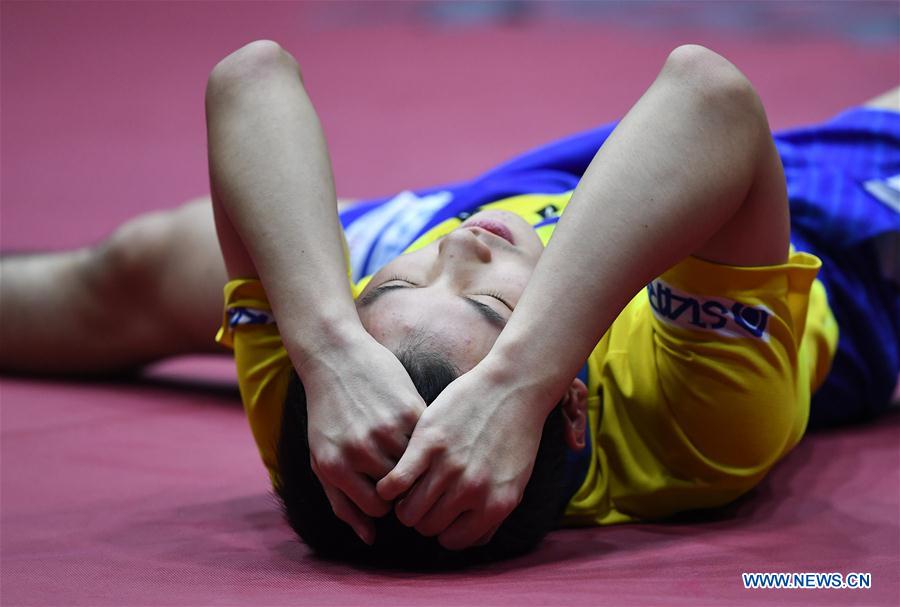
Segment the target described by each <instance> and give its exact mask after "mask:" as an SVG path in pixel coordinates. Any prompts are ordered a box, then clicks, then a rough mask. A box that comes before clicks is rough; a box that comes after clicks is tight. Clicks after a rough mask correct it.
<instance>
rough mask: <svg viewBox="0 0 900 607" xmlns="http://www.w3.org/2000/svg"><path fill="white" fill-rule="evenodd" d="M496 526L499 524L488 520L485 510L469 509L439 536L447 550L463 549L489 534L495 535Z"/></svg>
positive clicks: (441, 543) (439, 540) (440, 541)
mask: <svg viewBox="0 0 900 607" xmlns="http://www.w3.org/2000/svg"><path fill="white" fill-rule="evenodd" d="M495 527H499V525H496V524H494V523H493V522H492V521H490V520H488V518H487V517H486V513H485V511H476V510H469V511H467V512H463V513H462V514H461V515H460V516H459V517H458V518H457V519H456V520H455V521H453V523H452V524H451V525H450V526H449V527H447V529H446V530H445V531H444V532H443V533H441V534H440V535H439V536H438V542H439V543H440V545H441V546H443V547H444V548H446V549H447V550H462V549H463V548H468V547H469V546H472V545H474V544H476V543H479V542H480V541H483V540H484V538H485V537H486V536H487V535H488V534H490V535H493V531H492V530H494V531H496V529H495ZM488 539H490V538H488Z"/></svg>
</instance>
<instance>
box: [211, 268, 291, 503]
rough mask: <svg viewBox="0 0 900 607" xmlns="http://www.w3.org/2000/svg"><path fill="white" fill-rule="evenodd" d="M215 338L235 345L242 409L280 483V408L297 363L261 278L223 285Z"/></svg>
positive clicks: (267, 463)
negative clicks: (223, 305) (223, 289)
mask: <svg viewBox="0 0 900 607" xmlns="http://www.w3.org/2000/svg"><path fill="white" fill-rule="evenodd" d="M216 341H217V342H218V343H220V344H222V345H223V346H226V347H228V348H231V349H232V350H234V361H235V366H236V368H237V377H238V388H239V389H240V393H241V401H242V402H243V404H244V412H245V413H246V415H247V420H248V421H249V422H250V430H251V432H252V433H253V439H254V440H255V441H256V446H257V448H258V449H259V454H260V457H262V461H263V464H265V466H266V469H267V470H268V472H269V477H270V479H271V481H272V483H273V485H276V486H277V484H278V438H279V436H280V434H281V413H282V410H283V407H284V398H285V396H286V394H287V387H288V383H289V382H290V379H291V372H292V368H293V367H292V366H291V361H290V359H289V358H288V355H287V351H286V350H285V349H284V344H283V343H282V341H281V335H279V333H278V326H277V325H276V324H275V318H274V316H273V315H272V308H271V306H270V305H269V300H268V298H267V297H266V293H265V291H264V290H263V286H262V283H261V282H260V281H259V280H256V279H238V280H231V281H229V282H228V284H226V285H225V309H224V313H223V317H222V325H221V327H220V328H219V332H218V334H217V335H216Z"/></svg>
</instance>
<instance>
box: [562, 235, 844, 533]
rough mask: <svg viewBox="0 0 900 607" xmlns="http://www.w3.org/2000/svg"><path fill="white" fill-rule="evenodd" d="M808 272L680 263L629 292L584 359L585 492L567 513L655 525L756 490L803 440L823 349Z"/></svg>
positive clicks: (828, 348) (822, 325)
mask: <svg viewBox="0 0 900 607" xmlns="http://www.w3.org/2000/svg"><path fill="white" fill-rule="evenodd" d="M820 265H821V262H820V261H819V260H818V258H816V257H814V256H812V255H808V254H805V253H793V252H792V254H791V255H790V258H789V259H788V261H787V262H786V263H784V264H780V265H776V266H765V267H735V266H726V265H720V264H714V263H710V262H706V261H703V260H700V259H696V258H688V259H686V260H684V261H682V262H681V263H679V264H678V265H676V266H675V267H673V268H672V269H670V270H669V271H667V272H666V273H664V274H663V275H662V276H660V277H659V278H658V279H656V280H654V281H653V282H652V283H651V284H650V285H648V287H647V289H646V290H645V291H644V292H642V293H640V294H638V295H637V296H636V297H635V298H634V299H633V300H632V302H631V303H630V304H629V305H628V306H627V307H626V309H625V310H624V311H623V313H622V314H621V315H620V316H619V318H618V319H617V320H616V321H615V322H614V323H613V326H612V327H611V329H610V331H609V332H608V334H607V336H606V337H605V338H604V339H605V340H606V343H605V344H602V346H603V351H602V355H601V356H600V358H602V360H600V361H599V362H598V360H594V365H595V368H596V369H597V373H598V374H599V377H600V381H599V385H598V388H597V394H598V396H599V398H598V401H599V402H598V404H597V405H596V408H597V411H596V414H597V418H598V419H597V422H596V423H595V426H594V432H593V438H594V439H595V443H596V444H597V445H598V447H599V448H598V449H597V454H596V456H597V457H596V459H597V462H596V465H595V469H593V471H592V474H594V476H595V477H596V478H595V481H596V482H595V483H594V486H593V487H591V486H589V485H587V486H584V487H582V490H581V491H580V492H579V494H576V497H575V499H573V502H572V505H571V507H570V511H569V512H570V514H573V515H576V516H575V518H576V519H578V515H579V514H580V515H581V517H580V518H581V520H582V522H584V518H585V516H587V517H588V518H590V519H591V522H623V521H628V520H637V519H646V518H660V517H665V516H668V515H671V514H673V513H675V512H678V511H682V510H689V509H697V508H707V507H714V506H719V505H722V504H725V503H727V502H729V501H732V500H733V499H735V498H736V497H738V496H739V495H741V494H743V493H745V492H746V491H747V490H749V489H750V488H752V487H753V486H755V485H756V484H757V483H758V482H759V481H760V480H761V479H762V478H763V476H764V475H765V474H766V472H767V471H768V470H769V469H770V468H771V467H772V466H773V465H774V463H775V462H776V461H778V460H779V459H780V458H781V457H783V456H784V455H785V454H786V453H787V452H788V451H789V450H790V449H791V448H792V447H793V446H794V445H795V444H796V443H797V442H798V441H799V439H800V437H801V436H802V434H803V432H804V430H805V427H806V422H807V419H808V415H809V399H810V394H811V391H812V389H813V388H814V387H815V386H816V384H817V382H820V381H821V379H822V378H823V377H824V374H825V373H826V372H827V369H828V365H829V364H830V360H831V356H832V355H833V352H834V348H835V347H836V342H837V326H836V324H835V323H834V319H833V316H831V315H830V311H829V310H828V306H827V301H826V300H825V293H824V289H822V287H821V284H820V283H818V281H816V274H817V272H818V269H819V267H820ZM808 319H812V320H811V322H813V323H814V324H815V327H808V326H807V322H808ZM592 358H593V357H592ZM601 487H602V490H601Z"/></svg>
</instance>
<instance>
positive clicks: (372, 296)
mask: <svg viewBox="0 0 900 607" xmlns="http://www.w3.org/2000/svg"><path fill="white" fill-rule="evenodd" d="M415 288H416V287H409V286H406V285H382V286H380V287H377V288H375V289H372V290H371V291H369V292H368V293H366V294H365V295H363V296H362V297H360V298H359V305H360V306H361V307H363V308H365V307H367V306H371V305H372V304H373V303H375V302H376V301H378V298H380V297H381V296H382V295H384V294H385V293H387V292H389V291H396V290H397V289H415ZM460 298H462V300H463V301H465V302H466V303H467V304H469V306H471V307H472V309H473V310H475V311H476V312H478V313H479V314H480V315H481V316H482V318H484V319H485V320H486V321H488V322H489V323H491V324H492V325H494V326H495V327H497V328H498V329H500V330H503V327H505V326H506V319H505V318H503V315H502V314H500V313H499V312H497V310H495V309H494V308H492V307H490V306H489V305H487V304H486V303H482V302H480V301H477V300H475V299H469V298H468V297H466V296H465V295H460Z"/></svg>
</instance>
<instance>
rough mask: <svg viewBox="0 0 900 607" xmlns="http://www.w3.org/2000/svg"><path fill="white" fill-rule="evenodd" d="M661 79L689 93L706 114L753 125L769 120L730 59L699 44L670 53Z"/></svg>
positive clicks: (747, 83) (745, 80)
mask: <svg viewBox="0 0 900 607" xmlns="http://www.w3.org/2000/svg"><path fill="white" fill-rule="evenodd" d="M660 78H661V79H663V80H664V81H665V82H667V83H669V84H670V85H671V86H672V87H673V88H675V89H677V90H678V91H679V92H680V93H681V94H685V95H690V96H691V99H692V101H693V102H694V103H696V104H698V105H699V106H700V107H701V108H702V110H703V111H704V113H709V114H710V115H711V116H712V115H722V116H724V117H726V118H728V119H729V121H731V122H732V124H734V121H735V120H741V122H742V123H746V124H749V125H752V126H754V127H764V130H765V133H766V134H768V121H767V120H766V116H765V110H764V109H763V106H762V102H761V101H760V99H759V96H758V95H757V93H756V90H755V89H754V88H753V85H752V84H751V83H750V81H749V80H748V79H747V77H746V76H744V74H742V73H741V71H740V70H738V69H737V68H736V67H735V66H734V65H733V64H732V63H731V62H730V61H728V60H727V59H725V58H724V57H722V56H721V55H719V54H718V53H716V52H714V51H711V50H710V49H708V48H706V47H703V46H700V45H697V44H685V45H682V46H679V47H677V48H676V49H675V50H673V51H672V52H671V53H669V56H668V58H667V59H666V63H665V65H664V66H663V69H662V72H661V73H660Z"/></svg>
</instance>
